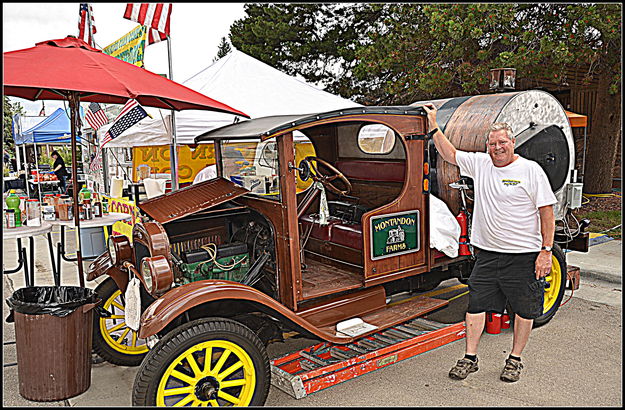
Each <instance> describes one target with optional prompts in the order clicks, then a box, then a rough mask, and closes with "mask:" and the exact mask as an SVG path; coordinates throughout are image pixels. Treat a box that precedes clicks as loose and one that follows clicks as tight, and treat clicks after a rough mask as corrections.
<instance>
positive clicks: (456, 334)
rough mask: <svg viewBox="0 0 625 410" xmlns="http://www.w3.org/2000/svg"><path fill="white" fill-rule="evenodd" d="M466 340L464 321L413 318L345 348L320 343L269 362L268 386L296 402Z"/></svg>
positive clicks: (344, 346) (358, 340) (343, 346)
mask: <svg viewBox="0 0 625 410" xmlns="http://www.w3.org/2000/svg"><path fill="white" fill-rule="evenodd" d="M463 337H465V325H464V322H460V323H455V324H451V325H447V324H443V323H438V322H433V321H431V320H427V319H423V318H416V319H413V320H410V321H408V322H404V323H402V324H400V325H397V326H394V327H392V328H389V329H384V330H382V331H380V332H377V333H374V334H371V335H368V336H366V337H363V338H361V339H357V340H356V341H355V342H353V343H349V344H346V345H338V344H331V343H328V342H321V343H318V344H316V345H314V346H310V347H307V348H306V349H302V350H300V351H297V352H293V353H289V354H288V355H285V356H282V357H279V358H276V359H274V360H272V361H271V384H273V385H274V386H276V387H277V388H279V389H280V390H282V391H284V392H286V393H287V394H289V395H290V396H292V397H294V398H295V399H301V398H303V397H306V396H307V395H309V394H311V393H314V392H317V391H319V390H323V389H326V388H328V387H332V386H334V385H336V384H338V383H341V382H344V381H346V380H349V379H353V378H355V377H358V376H360V375H363V374H365V373H369V372H371V371H374V370H378V369H380V368H382V367H385V366H388V365H391V364H393V363H396V362H399V361H401V360H404V359H408V358H410V357H413V356H416V355H418V354H421V353H423V352H427V351H429V350H432V349H435V348H437V347H440V346H443V345H445V344H447V343H451V342H453V341H456V340H458V339H462V338H463Z"/></svg>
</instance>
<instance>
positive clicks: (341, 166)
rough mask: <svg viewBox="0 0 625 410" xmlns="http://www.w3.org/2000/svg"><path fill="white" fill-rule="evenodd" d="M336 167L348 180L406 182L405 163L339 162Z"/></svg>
mask: <svg viewBox="0 0 625 410" xmlns="http://www.w3.org/2000/svg"><path fill="white" fill-rule="evenodd" d="M335 166H336V168H338V170H339V171H341V172H342V173H343V175H345V176H346V177H347V179H350V178H351V179H357V180H361V181H378V182H404V172H405V169H406V164H405V163H404V162H403V161H397V162H390V161H384V162H379V161H377V162H376V161H364V160H339V161H336V164H335ZM372 170H375V172H372Z"/></svg>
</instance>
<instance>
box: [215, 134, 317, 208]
mask: <svg viewBox="0 0 625 410" xmlns="http://www.w3.org/2000/svg"><path fill="white" fill-rule="evenodd" d="M294 142H295V162H296V163H297V164H299V163H300V161H301V160H302V159H303V158H305V157H306V156H314V155H315V149H314V147H313V145H312V143H311V142H310V140H309V139H308V137H306V136H305V135H304V134H302V133H301V132H298V131H295V132H294ZM221 151H222V158H223V173H224V174H223V176H224V178H226V179H229V180H230V181H232V182H234V183H236V184H239V185H241V186H242V187H243V188H245V189H248V190H249V191H250V192H251V193H252V194H255V195H259V196H262V197H264V198H267V199H274V200H280V185H279V180H280V178H279V177H278V176H279V175H280V167H279V161H278V149H277V146H276V141H275V139H270V140H266V141H261V140H260V139H257V140H252V139H250V140H244V141H241V140H237V141H224V142H223V143H222V148H221ZM311 183H312V180H310V179H309V180H308V181H302V180H301V179H300V178H299V175H298V177H297V192H298V193H299V192H302V191H305V190H306V189H308V187H309V186H310V185H311Z"/></svg>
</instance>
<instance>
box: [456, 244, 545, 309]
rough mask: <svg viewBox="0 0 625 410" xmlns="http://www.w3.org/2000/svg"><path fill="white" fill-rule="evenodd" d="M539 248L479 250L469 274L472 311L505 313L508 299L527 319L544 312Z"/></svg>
mask: <svg viewBox="0 0 625 410" xmlns="http://www.w3.org/2000/svg"><path fill="white" fill-rule="evenodd" d="M537 257H538V252H529V253H500V252H492V251H486V250H483V249H481V250H479V251H478V252H477V254H476V261H475V265H474V266H473V271H472V272H471V276H470V277H469V308H468V309H467V312H468V313H482V312H497V313H503V310H504V308H505V307H506V300H507V301H508V302H509V303H510V307H511V308H512V310H513V311H514V313H516V314H518V315H519V316H521V317H522V318H524V319H536V318H537V317H539V316H541V315H542V314H543V303H544V297H545V289H544V286H543V283H542V282H541V281H539V280H536V273H535V263H536V258H537Z"/></svg>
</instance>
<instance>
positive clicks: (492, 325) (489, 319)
mask: <svg viewBox="0 0 625 410" xmlns="http://www.w3.org/2000/svg"><path fill="white" fill-rule="evenodd" d="M486 333H489V334H491V335H497V334H499V333H501V313H491V312H488V313H486Z"/></svg>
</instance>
